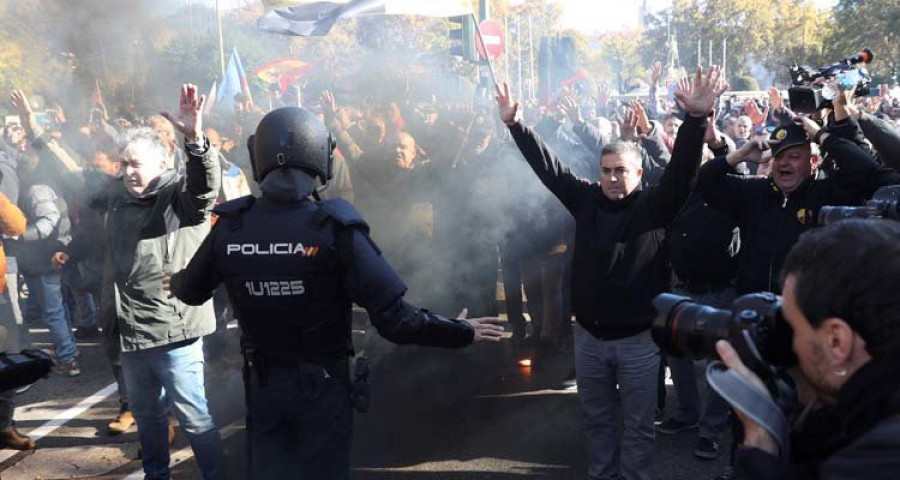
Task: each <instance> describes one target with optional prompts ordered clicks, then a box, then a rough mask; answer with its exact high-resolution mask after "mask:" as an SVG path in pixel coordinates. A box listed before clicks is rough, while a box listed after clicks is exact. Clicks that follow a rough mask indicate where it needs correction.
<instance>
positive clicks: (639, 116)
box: [631, 100, 651, 135]
mask: <svg viewBox="0 0 900 480" xmlns="http://www.w3.org/2000/svg"><path fill="white" fill-rule="evenodd" d="M631 110H632V111H634V116H635V120H636V121H637V131H638V133H639V134H642V135H646V134H648V133H650V128H651V126H650V118H649V117H647V111H646V110H644V106H643V105H641V102H639V101H637V100H635V101H633V102H631Z"/></svg>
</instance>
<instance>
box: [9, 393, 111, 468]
mask: <svg viewBox="0 0 900 480" xmlns="http://www.w3.org/2000/svg"><path fill="white" fill-rule="evenodd" d="M117 390H118V389H117V388H116V384H115V382H113V383H110V384H109V385H107V386H105V387H103V388H102V389H100V390H99V391H97V393H95V394H93V395H91V396H89V397H86V398H85V399H84V400H82V401H80V402H78V404H77V405H75V406H74V407H72V408H70V409H68V410H64V411H62V412H60V413H59V414H58V415H57V416H55V417H53V418H51V419H50V420H47V422H46V423H44V424H43V425H41V426H40V427H37V428H35V429H33V430H30V431H29V432H28V436H29V437H31V439H32V440H34V441H38V440H40V439H42V438H44V437H46V436H47V435H50V434H51V433H53V432H54V431H56V429H58V428H59V427H61V426H63V425H65V424H66V423H68V422H69V421H71V420H74V419H76V418H78V417H79V416H80V415H81V414H82V413H84V412H85V411H87V409H89V408H91V407H93V406H94V405H96V404H98V403H100V402H102V401H104V400H106V399H107V398H108V397H109V396H110V395H112V394H113V393H115V392H116V391H117ZM18 453H19V452H18V451H15V450H5V451H0V463H3V462H5V461H7V460H9V459H10V458H12V457H13V456H15V455H16V454H18Z"/></svg>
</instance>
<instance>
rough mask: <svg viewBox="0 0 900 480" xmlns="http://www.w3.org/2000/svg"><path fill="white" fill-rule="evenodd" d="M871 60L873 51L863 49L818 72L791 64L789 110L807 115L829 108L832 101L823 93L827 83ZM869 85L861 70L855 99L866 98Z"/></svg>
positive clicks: (866, 76) (868, 78) (867, 77)
mask: <svg viewBox="0 0 900 480" xmlns="http://www.w3.org/2000/svg"><path fill="white" fill-rule="evenodd" d="M874 59H875V54H874V53H872V50H869V49H868V48H864V49H862V50H861V51H860V52H859V53H856V54H854V55H851V56H849V57H847V58H845V59H843V60H840V61H838V62H835V63H833V64H831V65H829V66H827V67H822V68H819V69H813V68H810V67H809V66H807V65H797V64H796V63H794V65H792V66H791V67H789V68H790V72H791V82H792V84H793V85H792V86H791V88H789V89H788V99H789V101H790V104H791V110H793V111H794V112H797V113H806V114H810V113H815V112H817V111H819V110H821V109H823V108H827V107H829V106H830V105H831V101H832V98H833V97H831V96H830V95H828V94H826V93H825V92H824V89H825V86H826V83H828V82H830V81H832V80H833V79H834V78H835V77H837V76H839V75H842V74H844V73H847V72H850V71H851V70H856V69H858V67H857V65H858V64H860V63H870V62H872V61H873V60H874ZM871 83H872V77H870V76H869V75H868V73H866V72H865V71H864V70H861V69H860V70H859V78H858V80H857V81H856V90H855V95H856V96H857V97H860V96H866V95H868V94H869V92H870V84H871Z"/></svg>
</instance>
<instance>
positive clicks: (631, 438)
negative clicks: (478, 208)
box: [497, 67, 728, 480]
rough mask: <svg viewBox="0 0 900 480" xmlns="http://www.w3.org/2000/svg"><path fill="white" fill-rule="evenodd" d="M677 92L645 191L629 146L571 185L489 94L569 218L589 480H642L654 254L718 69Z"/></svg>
mask: <svg viewBox="0 0 900 480" xmlns="http://www.w3.org/2000/svg"><path fill="white" fill-rule="evenodd" d="M685 83H686V82H685ZM686 85H688V86H687V87H686V88H685V89H683V90H680V91H678V92H677V93H676V95H677V96H678V98H679V99H680V100H681V101H682V102H683V103H684V105H685V107H686V110H687V111H688V112H689V114H690V115H689V116H688V118H687V119H686V120H685V122H684V125H682V127H681V129H680V130H679V135H678V139H677V141H676V142H675V146H674V149H673V152H672V159H671V162H670V163H669V164H668V166H667V167H666V169H665V173H664V174H663V176H662V179H661V181H660V183H659V185H658V186H657V187H652V188H642V186H641V177H642V175H643V170H642V168H641V155H640V152H639V151H638V149H637V148H636V147H635V146H634V144H632V143H614V144H610V145H606V146H604V147H603V150H602V152H601V155H600V159H599V160H600V164H601V176H600V181H599V182H596V181H589V180H587V179H583V178H578V177H576V176H575V175H573V174H572V173H571V172H570V170H569V168H568V167H567V166H565V165H564V164H563V163H562V162H561V161H560V160H559V159H558V158H557V157H556V155H555V154H554V153H553V152H552V151H551V150H550V149H549V148H548V147H547V146H546V145H545V144H544V143H543V141H542V140H541V139H540V138H538V137H537V136H536V135H535V134H534V132H533V131H532V130H531V129H529V128H526V127H524V126H522V125H521V124H520V123H519V121H518V120H517V116H518V113H519V104H518V103H515V102H514V101H513V100H512V99H511V98H510V95H509V87H508V86H507V85H504V86H503V88H502V90H501V89H500V88H498V89H497V94H498V95H497V103H498V104H499V109H500V117H501V119H502V120H503V122H504V123H505V124H506V125H507V126H509V129H510V132H511V133H512V137H513V139H514V140H515V142H516V144H517V145H518V147H519V150H521V152H522V154H523V156H524V157H525V160H526V161H527V162H528V163H529V165H531V168H532V169H534V172H535V173H536V174H537V176H538V177H539V178H540V180H541V181H542V182H543V183H544V185H546V186H547V188H548V189H549V190H550V191H551V192H553V194H555V195H556V197H557V198H559V200H560V201H561V202H562V204H563V205H564V206H565V207H566V208H567V209H568V210H569V212H570V213H571V214H572V216H574V217H575V224H576V233H575V251H574V264H573V269H572V270H573V271H572V276H573V307H574V311H575V317H576V320H577V321H578V326H576V327H575V369H576V377H577V381H578V395H579V398H580V399H581V405H582V408H583V409H584V415H585V430H586V434H587V443H588V451H589V456H590V468H589V471H588V478H590V479H612V478H625V479H628V480H638V479H649V478H651V463H652V462H651V456H652V452H653V442H654V437H655V432H654V426H653V418H654V412H655V409H656V395H657V381H656V376H657V373H658V369H659V350H658V349H657V347H656V345H655V344H654V343H653V340H652V339H651V338H650V330H649V328H650V324H651V323H652V321H653V318H654V316H655V311H654V309H653V304H652V300H653V297H654V295H656V294H657V293H659V292H662V291H664V290H666V289H667V288H668V284H669V274H668V269H667V266H666V264H667V262H666V259H665V258H664V257H665V256H664V254H663V253H664V249H663V248H662V247H663V245H664V242H665V237H666V230H667V228H668V227H669V226H670V225H671V223H672V220H673V219H674V218H675V215H676V214H677V213H678V211H679V209H680V208H681V206H682V204H683V203H684V202H685V200H686V199H687V196H688V193H689V192H690V190H691V180H692V178H693V177H694V175H695V173H696V171H697V168H698V166H699V164H700V157H701V151H702V148H703V136H704V132H705V130H706V123H707V115H709V114H710V113H712V110H713V105H714V104H715V102H716V99H717V98H718V97H719V95H721V94H722V92H724V91H725V90H726V89H727V88H728V85H727V83H726V82H725V81H724V80H723V79H722V78H721V71H720V70H719V69H718V68H717V67H713V69H712V70H711V71H710V72H709V74H708V75H707V76H706V77H705V78H704V77H703V75H702V72H701V70H700V69H698V70H697V73H696V76H695V77H694V81H693V83H686ZM617 385H618V389H619V392H618V393H617V391H616V386H617ZM620 411H621V414H622V416H623V417H624V430H625V431H624V432H623V434H622V435H620V433H619V431H618V424H619V412H620ZM620 439H621V440H620Z"/></svg>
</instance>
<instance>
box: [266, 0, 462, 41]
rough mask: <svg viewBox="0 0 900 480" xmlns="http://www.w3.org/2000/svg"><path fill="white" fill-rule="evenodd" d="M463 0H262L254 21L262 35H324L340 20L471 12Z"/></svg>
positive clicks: (435, 15) (440, 15) (437, 15)
mask: <svg viewBox="0 0 900 480" xmlns="http://www.w3.org/2000/svg"><path fill="white" fill-rule="evenodd" d="M462 3H463V0H429V1H427V2H425V1H422V0H333V1H330V2H318V1H308V0H307V1H303V0H293V1H291V0H263V4H264V5H265V6H266V7H267V9H268V12H266V14H265V15H263V16H262V17H261V18H260V19H259V21H258V22H257V27H258V28H259V29H260V30H262V31H265V32H270V33H277V34H281V35H295V36H303V37H307V36H324V35H327V34H328V32H329V31H330V30H331V27H332V26H333V25H334V23H335V22H337V21H338V20H339V19H342V18H354V17H361V16H365V15H424V16H431V17H449V16H453V15H464V14H467V13H471V12H472V10H471V9H470V8H466V7H465V6H463V4H462Z"/></svg>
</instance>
